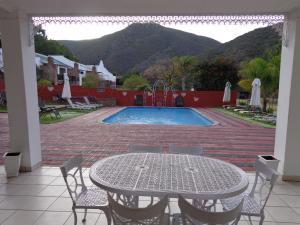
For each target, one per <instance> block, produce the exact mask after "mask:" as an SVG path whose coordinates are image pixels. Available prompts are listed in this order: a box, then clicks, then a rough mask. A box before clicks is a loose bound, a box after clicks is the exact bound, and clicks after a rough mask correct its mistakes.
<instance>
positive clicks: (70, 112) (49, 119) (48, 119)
mask: <svg viewBox="0 0 300 225" xmlns="http://www.w3.org/2000/svg"><path fill="white" fill-rule="evenodd" d="M91 111H94V110H78V109H65V110H62V111H59V114H60V115H61V118H56V117H55V116H54V114H51V115H50V114H47V115H43V116H40V123H41V124H51V123H57V122H61V121H64V120H68V119H72V118H74V117H77V116H81V115H84V114H87V113H89V112H91Z"/></svg>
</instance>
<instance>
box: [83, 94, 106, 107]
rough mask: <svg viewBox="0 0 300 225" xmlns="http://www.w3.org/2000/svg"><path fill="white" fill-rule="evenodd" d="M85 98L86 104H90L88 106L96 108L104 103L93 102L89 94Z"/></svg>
mask: <svg viewBox="0 0 300 225" xmlns="http://www.w3.org/2000/svg"><path fill="white" fill-rule="evenodd" d="M83 99H84V101H85V103H86V105H88V106H94V107H96V108H100V107H102V106H103V105H102V104H97V103H91V102H90V100H89V98H88V97H87V96H83Z"/></svg>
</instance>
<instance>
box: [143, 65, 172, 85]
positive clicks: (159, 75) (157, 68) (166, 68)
mask: <svg viewBox="0 0 300 225" xmlns="http://www.w3.org/2000/svg"><path fill="white" fill-rule="evenodd" d="M143 75H144V77H145V78H146V79H147V80H148V81H149V82H150V84H152V85H153V84H154V83H155V81H157V80H163V81H164V82H165V83H166V84H167V85H168V86H171V87H173V86H174V85H175V82H176V79H175V65H174V63H173V61H172V60H170V59H164V60H160V61H159V62H158V63H156V64H154V65H152V66H150V67H149V68H148V69H146V70H145V71H144V73H143Z"/></svg>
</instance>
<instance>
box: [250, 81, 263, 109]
mask: <svg viewBox="0 0 300 225" xmlns="http://www.w3.org/2000/svg"><path fill="white" fill-rule="evenodd" d="M260 86H261V82H260V79H258V78H255V79H254V80H253V82H252V91H251V99H250V105H251V106H258V107H260V106H261V104H260Z"/></svg>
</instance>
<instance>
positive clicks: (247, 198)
mask: <svg viewBox="0 0 300 225" xmlns="http://www.w3.org/2000/svg"><path fill="white" fill-rule="evenodd" d="M255 168H256V174H255V180H254V184H253V187H252V189H251V192H250V193H244V194H242V195H239V196H237V197H234V198H229V199H223V200H221V202H222V204H223V207H224V209H225V210H228V209H231V208H233V207H235V206H236V205H237V203H238V202H239V201H240V199H241V198H244V205H243V209H242V212H241V213H242V215H246V216H248V217H249V220H250V222H251V224H252V221H251V216H256V217H260V221H259V224H260V225H262V224H263V222H264V219H265V213H264V209H265V206H266V204H267V201H268V199H269V197H270V195H271V192H272V190H273V187H274V185H275V183H276V181H277V179H278V176H279V174H278V173H277V172H276V171H275V170H273V169H272V168H270V167H268V165H267V164H265V163H264V162H262V161H260V160H259V159H257V160H256V162H255ZM259 179H260V181H261V182H259Z"/></svg>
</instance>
